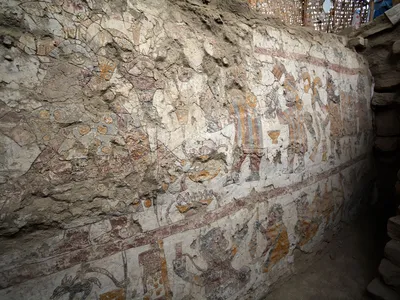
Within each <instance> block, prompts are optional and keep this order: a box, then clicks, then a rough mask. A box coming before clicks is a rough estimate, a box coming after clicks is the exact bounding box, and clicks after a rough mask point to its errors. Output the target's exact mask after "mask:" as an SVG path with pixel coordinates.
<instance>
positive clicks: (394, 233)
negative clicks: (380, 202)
mask: <svg viewBox="0 0 400 300" xmlns="http://www.w3.org/2000/svg"><path fill="white" fill-rule="evenodd" d="M387 230H388V235H389V237H390V238H392V239H394V240H398V241H399V240H400V216H395V217H391V218H390V219H389V221H388V225H387Z"/></svg>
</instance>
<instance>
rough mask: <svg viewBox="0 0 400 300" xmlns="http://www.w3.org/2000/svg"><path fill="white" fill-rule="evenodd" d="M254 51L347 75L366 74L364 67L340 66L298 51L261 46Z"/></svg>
mask: <svg viewBox="0 0 400 300" xmlns="http://www.w3.org/2000/svg"><path fill="white" fill-rule="evenodd" d="M254 52H255V53H257V54H262V55H268V56H272V57H280V58H286V59H290V60H296V61H299V62H304V63H309V64H312V65H315V66H319V67H324V68H327V69H330V70H333V71H335V72H337V73H342V74H347V75H357V74H359V73H361V74H366V70H364V69H361V68H348V67H345V66H341V65H339V64H333V63H330V62H328V61H327V60H325V59H322V58H318V57H314V56H310V55H306V54H300V53H294V52H284V51H282V50H275V49H267V48H261V47H255V48H254Z"/></svg>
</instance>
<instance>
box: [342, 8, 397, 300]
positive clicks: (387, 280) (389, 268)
mask: <svg viewBox="0 0 400 300" xmlns="http://www.w3.org/2000/svg"><path fill="white" fill-rule="evenodd" d="M350 38H352V39H350V40H349V46H350V47H355V48H356V50H358V51H359V52H360V53H362V54H364V55H365V57H366V58H367V59H368V62H369V65H370V70H371V73H372V75H373V77H374V79H375V86H374V96H373V98H372V102H371V104H372V107H371V108H372V110H373V112H374V130H375V140H374V153H375V162H376V172H377V174H376V175H377V180H376V186H377V190H378V197H379V202H380V204H381V206H382V207H383V215H384V216H383V217H384V218H383V219H384V222H385V224H386V220H387V219H389V220H388V221H387V234H388V237H389V238H390V239H391V240H390V241H389V242H388V243H387V244H386V246H385V249H384V258H383V259H382V261H381V263H380V265H379V275H378V276H377V278H375V279H374V280H373V281H372V282H371V283H370V284H369V285H368V288H367V289H368V291H369V292H370V293H371V294H372V295H373V296H374V297H375V298H376V299H384V300H392V299H393V300H396V299H400V215H398V216H393V215H395V214H396V207H398V206H399V204H400V177H399V175H400V172H399V173H398V171H399V169H400V5H396V6H394V7H393V8H392V9H390V10H388V11H387V12H386V13H385V14H384V15H382V16H380V17H378V18H376V19H375V20H374V21H373V22H371V23H369V24H367V25H364V26H363V27H362V28H360V29H359V30H357V31H355V32H353V33H351V34H350ZM398 174H399V175H398Z"/></svg>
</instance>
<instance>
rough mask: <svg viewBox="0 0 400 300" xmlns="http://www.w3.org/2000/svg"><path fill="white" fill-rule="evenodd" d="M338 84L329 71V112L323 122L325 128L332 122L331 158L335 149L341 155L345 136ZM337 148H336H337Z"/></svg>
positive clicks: (327, 107) (330, 136)
mask: <svg viewBox="0 0 400 300" xmlns="http://www.w3.org/2000/svg"><path fill="white" fill-rule="evenodd" d="M336 90H337V88H336V85H335V83H334V82H333V79H332V76H331V75H330V74H329V73H328V75H327V82H326V92H327V94H328V104H327V105H326V110H327V111H328V112H329V113H328V116H327V117H326V119H325V121H324V122H323V124H322V126H323V128H326V126H327V125H328V124H329V123H330V133H329V138H330V141H331V154H330V156H329V157H330V159H331V160H333V159H334V158H335V151H336V153H337V155H338V156H339V157H340V155H341V146H340V138H341V137H343V124H342V117H341V109H340V96H339V95H336ZM335 148H336V150H335Z"/></svg>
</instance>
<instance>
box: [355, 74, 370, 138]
mask: <svg viewBox="0 0 400 300" xmlns="http://www.w3.org/2000/svg"><path fill="white" fill-rule="evenodd" d="M366 90H367V87H366V84H365V81H364V80H363V77H362V76H359V77H358V81H357V95H358V97H357V102H356V111H357V119H358V124H357V125H358V126H357V140H361V135H362V134H363V133H364V138H365V141H364V142H365V143H367V142H368V131H369V129H370V128H371V122H370V120H369V113H368V112H369V110H368V99H367V97H366V95H365V92H366Z"/></svg>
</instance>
